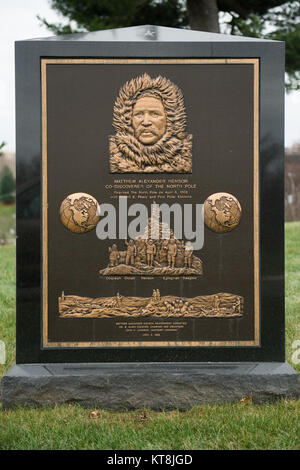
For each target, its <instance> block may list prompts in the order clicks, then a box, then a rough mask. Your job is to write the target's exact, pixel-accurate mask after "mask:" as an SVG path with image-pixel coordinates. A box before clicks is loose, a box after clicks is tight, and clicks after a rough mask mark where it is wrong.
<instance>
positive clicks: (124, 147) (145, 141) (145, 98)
mask: <svg viewBox="0 0 300 470" xmlns="http://www.w3.org/2000/svg"><path fill="white" fill-rule="evenodd" d="M113 127H114V130H115V135H114V136H111V137H110V145H109V151H110V171H111V173H191V172H192V135H188V134H186V112H185V106H184V99H183V95H182V92H181V91H180V89H179V88H178V87H177V86H176V85H175V84H174V83H172V82H171V81H170V80H168V79H167V78H164V77H161V76H158V77H156V78H151V77H150V76H149V75H147V74H144V75H142V76H139V77H136V78H134V79H132V80H130V81H128V82H126V83H125V85H124V86H123V87H122V88H121V89H120V92H119V96H118V97H117V99H116V102H115V105H114V112H113Z"/></svg>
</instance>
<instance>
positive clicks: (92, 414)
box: [90, 410, 100, 419]
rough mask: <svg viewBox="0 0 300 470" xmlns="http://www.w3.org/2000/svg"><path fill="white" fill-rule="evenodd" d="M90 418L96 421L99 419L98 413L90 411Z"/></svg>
mask: <svg viewBox="0 0 300 470" xmlns="http://www.w3.org/2000/svg"><path fill="white" fill-rule="evenodd" d="M90 418H92V419H98V418H100V412H99V411H98V410H95V411H91V412H90Z"/></svg>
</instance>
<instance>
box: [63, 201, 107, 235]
mask: <svg viewBox="0 0 300 470" xmlns="http://www.w3.org/2000/svg"><path fill="white" fill-rule="evenodd" d="M59 213H60V220H61V222H62V223H63V225H64V226H65V227H66V228H67V229H68V230H70V232H73V233H86V232H90V231H91V230H93V229H94V228H95V227H96V225H97V223H98V222H99V220H100V206H99V204H98V202H97V200H96V199H95V198H94V197H93V196H91V195H90V194H86V193H74V194H69V196H67V197H66V198H65V199H64V200H63V202H62V203H61V206H60V211H59Z"/></svg>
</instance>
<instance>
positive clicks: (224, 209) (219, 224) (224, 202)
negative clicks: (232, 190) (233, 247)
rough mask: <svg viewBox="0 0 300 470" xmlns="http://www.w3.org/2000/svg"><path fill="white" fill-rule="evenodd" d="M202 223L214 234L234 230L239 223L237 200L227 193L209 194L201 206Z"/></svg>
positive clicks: (240, 210) (240, 213)
mask: <svg viewBox="0 0 300 470" xmlns="http://www.w3.org/2000/svg"><path fill="white" fill-rule="evenodd" d="M203 213H204V223H205V225H206V226H207V227H208V228H209V229H210V230H212V231H213V232H216V233H226V232H231V231H232V230H234V229H235V228H236V227H237V226H238V225H239V223H240V220H241V216H242V207H241V204H240V203H239V201H238V199H237V198H236V197H235V196H233V195H232V194H229V193H214V194H211V195H210V196H209V197H208V198H207V199H206V200H205V202H204V205H203Z"/></svg>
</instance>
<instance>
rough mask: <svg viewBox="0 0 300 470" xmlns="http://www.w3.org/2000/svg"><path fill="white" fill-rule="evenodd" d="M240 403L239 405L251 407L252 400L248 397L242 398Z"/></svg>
mask: <svg viewBox="0 0 300 470" xmlns="http://www.w3.org/2000/svg"><path fill="white" fill-rule="evenodd" d="M240 403H241V404H247V405H251V403H252V398H251V397H249V398H242V399H241V400H240Z"/></svg>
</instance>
